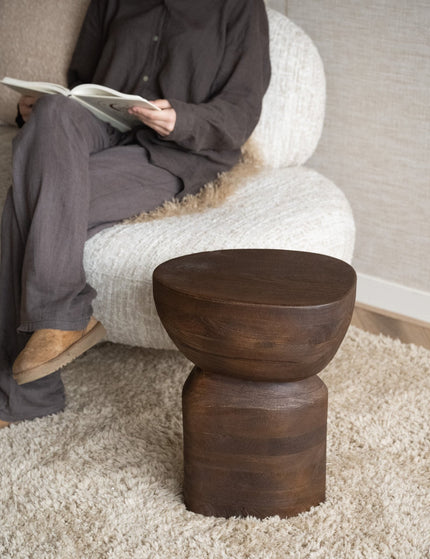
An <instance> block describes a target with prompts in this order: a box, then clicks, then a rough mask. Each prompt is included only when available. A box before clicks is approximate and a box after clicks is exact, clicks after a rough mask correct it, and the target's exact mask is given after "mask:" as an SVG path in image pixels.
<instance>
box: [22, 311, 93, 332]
mask: <svg viewBox="0 0 430 559" xmlns="http://www.w3.org/2000/svg"><path fill="white" fill-rule="evenodd" d="M90 318H91V315H90V316H88V317H85V318H79V319H76V320H62V319H53V318H51V319H49V318H47V319H45V320H36V321H33V322H31V321H30V322H22V323H21V324H20V325H19V327H18V332H34V331H36V330H41V329H42V328H51V329H53V330H83V329H84V328H86V326H87V325H88V322H89V321H90Z"/></svg>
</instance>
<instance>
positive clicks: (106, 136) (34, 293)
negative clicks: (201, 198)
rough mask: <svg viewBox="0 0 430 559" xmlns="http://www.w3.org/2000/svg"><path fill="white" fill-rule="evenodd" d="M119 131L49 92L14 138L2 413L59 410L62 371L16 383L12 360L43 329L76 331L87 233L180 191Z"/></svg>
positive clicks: (21, 415) (1, 350) (0, 328)
mask: <svg viewBox="0 0 430 559" xmlns="http://www.w3.org/2000/svg"><path fill="white" fill-rule="evenodd" d="M120 141H121V134H120V133H118V132H117V131H115V130H113V129H112V128H111V127H109V126H107V125H105V124H104V123H101V122H100V121H98V120H97V119H95V118H94V117H92V115H90V114H89V113H88V112H87V111H86V110H85V109H82V107H80V106H79V105H78V104H77V103H75V102H73V101H70V100H67V99H63V98H61V97H46V98H43V99H41V100H40V101H39V102H38V103H37V105H36V108H35V110H34V114H33V115H32V117H31V119H30V120H29V122H28V123H27V124H26V125H25V127H24V129H23V130H22V131H21V133H20V134H19V135H18V137H17V140H16V141H15V145H14V173H13V177H14V184H13V189H11V190H10V191H9V194H8V199H7V202H6V205H5V208H4V212H3V218H2V252H1V256H2V262H1V268H0V293H1V299H2V303H1V310H0V336H1V338H0V419H3V420H6V421H17V420H20V419H30V418H33V417H37V416H43V415H47V414H50V413H54V412H57V411H60V410H61V409H63V407H64V389H63V385H62V382H61V378H60V374H59V373H58V372H57V373H54V374H53V375H49V376H48V377H46V378H44V379H40V380H38V381H35V382H33V383H29V384H26V385H22V386H18V385H17V384H16V383H15V381H14V380H13V378H12V375H11V366H12V363H13V361H14V359H15V358H16V356H17V355H18V353H19V351H21V349H22V348H23V347H24V345H25V343H26V342H27V340H28V337H29V332H32V331H33V330H35V329H39V328H59V329H72V330H75V329H76V330H77V329H81V328H83V327H84V326H85V325H86V323H87V321H88V319H89V317H90V315H91V313H92V309H91V301H92V299H93V298H94V296H95V291H94V290H93V289H92V288H91V286H89V285H88V284H87V283H86V280H85V273H84V270H83V266H82V256H83V248H84V243H85V240H86V239H87V237H88V236H91V235H93V234H95V233H97V232H98V231H100V230H101V229H103V228H104V227H107V226H109V225H112V224H114V223H116V222H118V221H120V220H121V219H123V218H126V217H130V216H131V215H134V214H135V213H137V212H140V211H144V210H150V209H153V208H155V207H156V206H158V205H160V204H161V203H162V202H163V201H164V200H166V199H170V198H172V197H173V196H174V195H175V194H176V193H177V192H178V191H179V190H180V188H181V184H180V181H179V179H177V178H176V177H174V176H173V175H171V174H170V173H169V172H168V171H165V170H163V169H160V168H158V167H155V166H153V165H151V164H150V163H149V161H148V157H147V153H146V150H145V149H144V148H142V147H140V146H137V145H126V146H117V145H116V144H118V143H119V142H120Z"/></svg>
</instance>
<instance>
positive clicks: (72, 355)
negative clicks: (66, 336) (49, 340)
mask: <svg viewBox="0 0 430 559" xmlns="http://www.w3.org/2000/svg"><path fill="white" fill-rule="evenodd" d="M105 336H106V330H105V329H104V326H103V324H102V323H101V322H98V323H97V324H96V325H95V326H94V328H91V330H90V331H89V332H87V333H86V334H85V336H82V338H79V340H77V341H76V342H75V343H73V344H72V345H71V346H69V347H68V348H67V349H66V350H65V351H63V353H60V354H59V355H57V356H56V357H54V358H53V359H51V360H49V361H47V362H46V363H43V364H42V365H38V366H37V367H33V368H31V369H27V370H26V371H21V372H19V373H17V374H14V375H13V378H14V379H15V380H16V382H17V384H26V383H27V382H32V381H34V380H38V379H40V378H43V377H46V376H48V375H50V374H51V373H54V372H55V371H58V369H61V367H64V366H65V365H68V364H69V363H71V362H72V361H73V360H74V359H76V358H77V357H79V356H80V355H82V354H83V353H85V352H86V351H88V350H89V349H90V348H91V347H93V346H94V345H96V344H97V343H98V342H101V341H102V340H103V338H104V337H105Z"/></svg>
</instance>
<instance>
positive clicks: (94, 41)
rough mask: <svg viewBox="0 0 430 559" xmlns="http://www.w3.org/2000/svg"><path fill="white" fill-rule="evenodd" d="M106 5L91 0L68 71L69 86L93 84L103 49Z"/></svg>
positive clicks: (98, 0)
mask: <svg viewBox="0 0 430 559" xmlns="http://www.w3.org/2000/svg"><path fill="white" fill-rule="evenodd" d="M105 4H106V2H103V1H101V0H91V2H90V5H89V6H88V10H87V13H86V16H85V19H84V22H83V24H82V27H81V31H80V33H79V37H78V41H77V43H76V46H75V50H74V52H73V56H72V60H71V62H70V66H69V69H68V71H67V84H68V87H69V88H73V87H75V86H76V85H79V84H81V83H91V81H92V78H93V76H94V72H95V69H96V67H97V63H98V61H99V58H100V54H101V52H102V49H103V34H104V33H103V20H104V11H105Z"/></svg>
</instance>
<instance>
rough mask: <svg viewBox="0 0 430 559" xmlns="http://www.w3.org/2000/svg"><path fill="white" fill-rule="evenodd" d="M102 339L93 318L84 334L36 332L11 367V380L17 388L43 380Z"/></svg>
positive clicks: (71, 331) (103, 331) (74, 331)
mask: <svg viewBox="0 0 430 559" xmlns="http://www.w3.org/2000/svg"><path fill="white" fill-rule="evenodd" d="M105 336H106V331H105V329H104V327H103V324H102V323H101V322H98V321H97V320H96V319H95V318H94V317H91V319H90V321H89V323H88V325H87V327H86V328H84V329H83V330H54V329H50V328H44V329H41V330H36V331H35V332H34V334H33V335H32V336H31V338H30V339H29V340H28V342H27V345H26V346H25V348H24V349H23V350H22V351H21V353H20V354H19V355H18V357H17V358H16V360H15V362H14V364H13V366H12V372H13V378H14V379H15V380H16V382H17V383H18V384H25V383H27V382H32V381H34V380H37V379H40V378H42V377H46V376H47V375H50V374H51V373H54V372H55V371H58V369H60V368H61V367H64V366H65V365H67V364H68V363H71V362H72V361H73V360H74V359H76V357H79V356H80V355H82V354H83V353H85V352H86V351H87V350H88V349H90V348H91V347H93V346H94V345H96V344H97V343H98V342H100V341H102V340H103V338H104V337H105Z"/></svg>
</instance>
